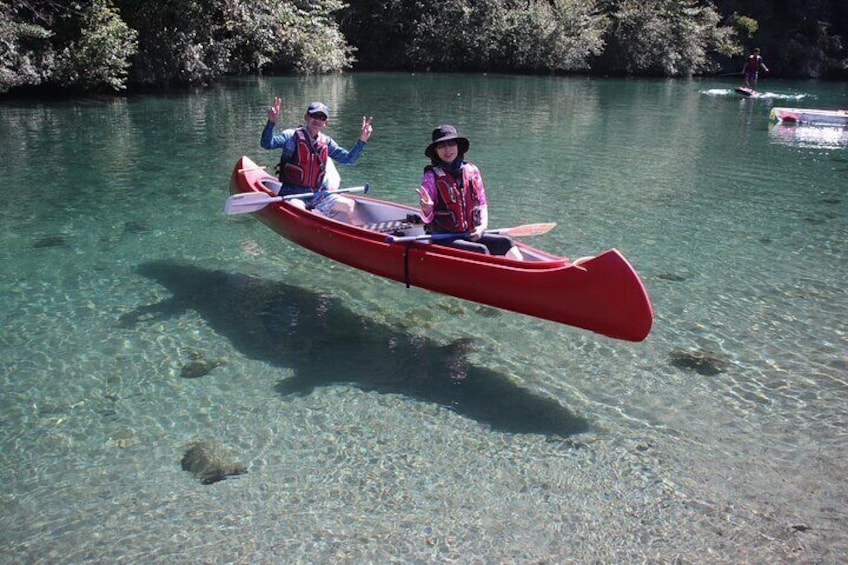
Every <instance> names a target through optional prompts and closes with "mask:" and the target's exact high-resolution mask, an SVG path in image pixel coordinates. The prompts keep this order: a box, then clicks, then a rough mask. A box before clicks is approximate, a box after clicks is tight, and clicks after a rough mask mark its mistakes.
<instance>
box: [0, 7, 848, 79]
mask: <svg viewBox="0 0 848 565" xmlns="http://www.w3.org/2000/svg"><path fill="white" fill-rule="evenodd" d="M846 41H848V2H846V1H845V0H817V1H814V2H810V1H809V0H782V1H781V2H773V1H771V0H714V1H710V0H427V1H425V0H358V1H356V2H350V3H345V2H343V0H156V1H143V0H70V1H68V0H0V92H3V91H8V90H10V89H20V88H24V87H35V86H41V87H48V88H61V89H75V90H86V91H94V90H107V91H109V90H110V91H118V90H122V89H125V88H128V87H133V88H137V87H163V86H185V85H202V84H208V83H210V82H212V81H214V80H216V79H218V78H220V77H222V76H225V75H235V74H250V73H297V74H308V73H328V72H338V71H342V70H345V69H349V68H357V69H377V70H419V71H445V72H448V71H470V72H482V71H498V72H523V73H567V72H587V73H604V74H632V75H651V76H691V75H693V74H703V73H708V72H714V71H716V70H718V69H720V68H722V67H723V68H724V70H728V69H729V70H738V69H741V63H742V57H741V56H742V55H743V54H744V52H745V51H747V49H748V48H750V47H753V46H754V45H757V46H759V47H761V48H762V50H763V54H764V55H765V57H766V60H767V61H768V65H769V67H770V68H771V69H772V70H773V71H774V72H775V74H779V75H781V76H796V77H804V76H831V77H848V44H846ZM354 65H355V67H354Z"/></svg>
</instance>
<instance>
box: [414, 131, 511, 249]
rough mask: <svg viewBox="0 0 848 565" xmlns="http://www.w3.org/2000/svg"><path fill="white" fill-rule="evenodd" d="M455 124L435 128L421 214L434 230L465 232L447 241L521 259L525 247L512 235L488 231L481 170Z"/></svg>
mask: <svg viewBox="0 0 848 565" xmlns="http://www.w3.org/2000/svg"><path fill="white" fill-rule="evenodd" d="M470 145H471V144H470V143H469V142H468V139H466V138H464V137H461V136H460V135H459V133H458V132H457V130H456V128H455V127H454V126H451V125H441V126H438V127H437V128H436V129H434V130H433V135H432V141H431V143H430V145H428V146H427V149H425V150H424V155H426V156H427V157H429V158H430V165H428V166H427V167H425V168H424V176H423V177H422V178H421V186H420V188H418V189H417V192H418V196H419V198H420V199H421V216H422V219H423V220H424V223H425V224H427V228H428V230H429V232H430V233H462V234H467V235H465V236H464V237H462V238H458V239H455V240H449V241H447V240H446V241H445V242H444V245H449V246H451V247H458V248H460V249H467V250H469V251H476V252H478V253H485V254H487V255H505V256H507V257H509V258H511V259H518V260H521V259H522V256H521V251H519V250H518V248H517V247H515V244H514V242H513V241H512V238H510V237H508V236H505V235H497V234H491V233H486V229H487V228H488V225H489V210H488V205H487V203H486V189H485V187H484V186H483V178H482V176H481V175H480V170H479V169H478V168H477V167H476V166H475V165H473V164H472V163H470V162H468V161H466V160H465V153H466V152H467V151H468V148H469V147H470Z"/></svg>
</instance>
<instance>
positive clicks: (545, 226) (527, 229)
mask: <svg viewBox="0 0 848 565" xmlns="http://www.w3.org/2000/svg"><path fill="white" fill-rule="evenodd" d="M555 226H556V223H555V222H546V223H541V224H524V225H523V226H515V227H512V228H499V229H493V230H486V233H497V234H501V235H509V236H515V237H522V236H529V235H542V234H543V233H548V232H549V231H551V230H552V229H554V227H555ZM468 235H470V234H468V233H432V234H429V233H428V234H424V235H404V236H394V235H390V236H387V237H386V243H403V242H406V241H445V240H450V239H461V238H463V237H466V236H468Z"/></svg>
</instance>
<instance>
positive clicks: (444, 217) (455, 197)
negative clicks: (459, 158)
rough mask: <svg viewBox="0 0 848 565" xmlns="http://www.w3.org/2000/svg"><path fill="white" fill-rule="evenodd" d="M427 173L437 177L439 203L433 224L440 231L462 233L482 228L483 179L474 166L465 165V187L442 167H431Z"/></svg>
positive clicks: (434, 211)
mask: <svg viewBox="0 0 848 565" xmlns="http://www.w3.org/2000/svg"><path fill="white" fill-rule="evenodd" d="M424 170H425V171H433V173H435V175H436V188H437V190H438V192H439V198H438V201H437V202H436V203H435V205H434V207H433V225H434V226H435V228H436V230H437V231H442V232H451V233H459V232H466V231H471V230H473V229H474V228H475V227H477V226H479V225H480V202H481V200H482V196H481V195H482V193H483V179H482V178H481V177H480V170H479V169H478V168H477V167H475V166H474V165H472V164H471V163H465V164H464V165H462V169H461V170H462V186H461V187H460V186H459V184H458V183H457V181H456V179H455V178H453V176H451V174H450V173H448V172H447V171H445V170H444V169H442V168H441V167H436V166H432V165H430V166H428V167H427V168H425V169H424Z"/></svg>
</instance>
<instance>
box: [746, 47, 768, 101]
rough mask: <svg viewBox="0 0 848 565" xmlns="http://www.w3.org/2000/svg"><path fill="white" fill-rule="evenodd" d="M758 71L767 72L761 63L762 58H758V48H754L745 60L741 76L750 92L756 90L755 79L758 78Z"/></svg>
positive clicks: (764, 65) (766, 68)
mask: <svg viewBox="0 0 848 565" xmlns="http://www.w3.org/2000/svg"><path fill="white" fill-rule="evenodd" d="M760 69H763V71H765V72H768V67H767V66H766V64H765V63H764V62H763V58H762V57H761V56H760V48H759V47H755V48H754V50H753V51H751V54H750V55H748V58H747V59H745V66H744V67H742V74H743V75H744V76H745V86H747V87H748V88H750V89H751V90H757V79H758V77H759V72H760Z"/></svg>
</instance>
